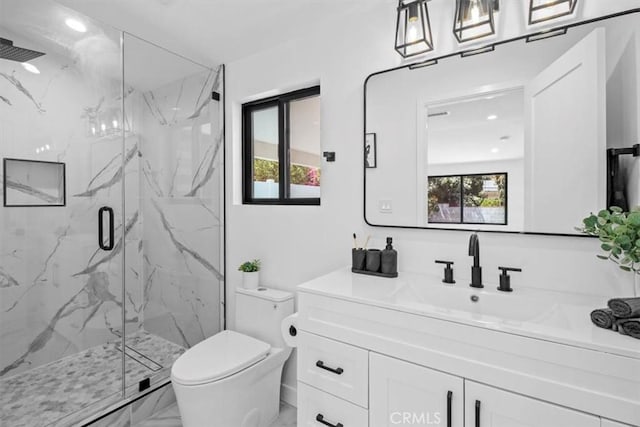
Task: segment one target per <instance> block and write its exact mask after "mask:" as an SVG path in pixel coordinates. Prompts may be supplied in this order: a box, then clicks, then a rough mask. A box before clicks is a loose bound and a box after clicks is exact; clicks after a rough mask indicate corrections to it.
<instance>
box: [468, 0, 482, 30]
mask: <svg viewBox="0 0 640 427" xmlns="http://www.w3.org/2000/svg"><path fill="white" fill-rule="evenodd" d="M470 15H471V22H473V23H474V24H475V23H477V22H479V21H480V8H479V7H478V2H477V1H476V2H473V6H471V11H470Z"/></svg>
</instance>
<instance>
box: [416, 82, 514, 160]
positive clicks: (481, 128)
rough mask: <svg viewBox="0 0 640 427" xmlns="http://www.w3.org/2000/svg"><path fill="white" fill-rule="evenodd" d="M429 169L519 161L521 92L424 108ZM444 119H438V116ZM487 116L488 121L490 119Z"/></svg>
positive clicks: (477, 97) (498, 93)
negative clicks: (432, 166) (448, 165)
mask: <svg viewBox="0 0 640 427" xmlns="http://www.w3.org/2000/svg"><path fill="white" fill-rule="evenodd" d="M427 111H428V114H432V115H433V116H432V117H429V118H428V122H427V123H428V128H427V138H428V141H429V144H428V154H427V161H428V164H430V165H435V164H451V163H471V162H488V161H498V160H507V159H521V158H523V156H524V93H523V89H522V88H520V89H515V90H506V91H503V92H497V93H494V94H489V95H486V94H485V95H480V96H475V97H471V98H466V99H462V100H456V101H454V102H451V103H443V104H439V105H430V106H427ZM445 112H446V113H448V115H438V113H445ZM490 116H491V119H490Z"/></svg>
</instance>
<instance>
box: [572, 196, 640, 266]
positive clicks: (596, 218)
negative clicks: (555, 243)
mask: <svg viewBox="0 0 640 427" xmlns="http://www.w3.org/2000/svg"><path fill="white" fill-rule="evenodd" d="M582 222H583V224H584V226H583V227H582V228H579V229H578V230H579V231H582V232H583V233H586V234H589V235H591V236H596V237H598V238H599V239H600V248H601V249H602V251H603V252H604V254H598V255H597V257H598V258H600V259H606V260H611V261H613V262H615V263H616V264H618V265H619V266H620V268H621V269H622V270H624V271H629V272H634V273H636V274H640V206H636V207H635V208H632V209H631V211H630V212H624V211H623V210H622V209H620V208H619V207H616V206H612V207H610V208H609V209H604V210H601V211H600V212H598V215H594V214H593V213H592V214H591V215H589V216H588V217H586V218H585V219H583V220H582Z"/></svg>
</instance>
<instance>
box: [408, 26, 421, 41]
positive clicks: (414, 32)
mask: <svg viewBox="0 0 640 427" xmlns="http://www.w3.org/2000/svg"><path fill="white" fill-rule="evenodd" d="M418 25H419V24H418V23H417V22H415V21H414V22H409V25H408V26H407V43H413V42H416V41H418V34H419V30H418Z"/></svg>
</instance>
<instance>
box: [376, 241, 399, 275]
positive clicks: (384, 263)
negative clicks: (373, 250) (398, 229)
mask: <svg viewBox="0 0 640 427" xmlns="http://www.w3.org/2000/svg"><path fill="white" fill-rule="evenodd" d="M392 242H393V239H392V238H391V237H387V247H386V248H385V249H384V250H383V251H382V255H381V268H380V271H381V272H382V273H383V274H391V275H397V274H398V252H397V251H396V250H395V249H393V245H392Z"/></svg>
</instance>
